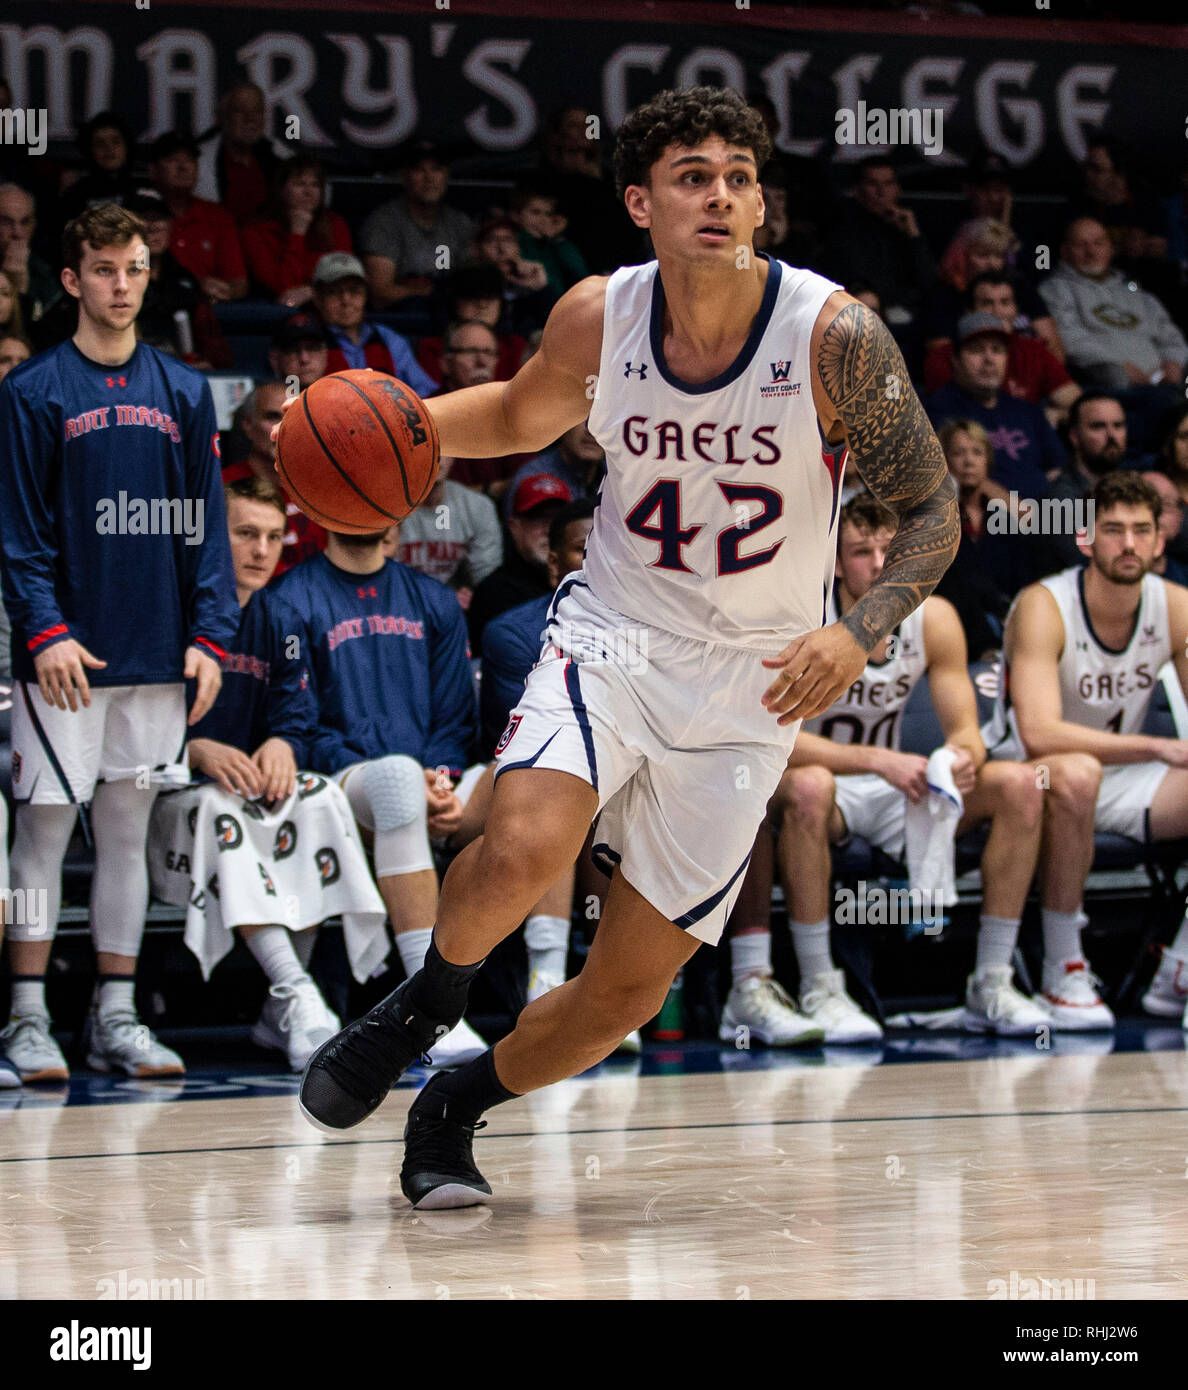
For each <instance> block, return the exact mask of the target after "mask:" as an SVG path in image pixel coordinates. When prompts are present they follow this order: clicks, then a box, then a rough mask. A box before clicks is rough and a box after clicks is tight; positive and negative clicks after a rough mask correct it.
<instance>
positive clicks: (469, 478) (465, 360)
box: [438, 323, 528, 497]
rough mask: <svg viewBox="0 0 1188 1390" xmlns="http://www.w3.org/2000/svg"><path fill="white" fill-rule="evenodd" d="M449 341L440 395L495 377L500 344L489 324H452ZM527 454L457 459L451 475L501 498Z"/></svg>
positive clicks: (443, 355) (455, 480)
mask: <svg viewBox="0 0 1188 1390" xmlns="http://www.w3.org/2000/svg"><path fill="white" fill-rule="evenodd" d="M445 342H446V346H445V351H444V352H443V353H442V356H441V391H440V392H439V393H438V394H439V395H443V394H444V393H445V392H447V391H457V390H459V389H460V388H462V387H464V386H481V385H482V384H483V383H484V382H488V381H492V380H493V379H494V375H495V363H496V361H497V360H498V358H499V345H498V340H497V339H496V337H495V334H494V332H493V331H492V330H491V329H490V328H488V327H487V325H486V324H485V323H452V324H450V326H449V328H447V329H446V335H445ZM526 457H528V455H525V454H508V455H507V456H506V457H503V458H470V459H456V460H455V461H454V466H453V473H452V475H451V476H452V478H453V480H454V482H456V483H461V484H462V485H463V486H464V487H476V488H481V489H483V491H485V492H488V493H490V494H491V496H492V497H498V496H500V495H501V494H502V493H503V491H504V489H505V488H506V487H507V484H508V480H509V479H510V478H511V476H512V474H513V473H514V472H515V471H516V469H517V468H518V467H519V465H520V464H521V463H522V462H523V461H524V459H525V458H526Z"/></svg>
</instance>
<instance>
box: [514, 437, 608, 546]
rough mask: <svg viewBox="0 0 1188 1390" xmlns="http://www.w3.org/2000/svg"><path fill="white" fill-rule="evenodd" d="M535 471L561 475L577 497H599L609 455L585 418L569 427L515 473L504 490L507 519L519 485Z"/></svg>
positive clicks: (553, 475) (572, 493) (571, 492)
mask: <svg viewBox="0 0 1188 1390" xmlns="http://www.w3.org/2000/svg"><path fill="white" fill-rule="evenodd" d="M533 473H548V474H549V475H550V476H551V477H554V478H559V479H560V480H561V481H562V482H563V483H564V484H565V486H566V487H567V488H568V489H569V491H570V495H571V496H573V497H574V498H580V497H597V496H598V490H599V488H600V487H601V486H602V479H603V477H604V476H605V474H606V455H605V454H604V453H603V451H602V445H601V444H599V442H598V440H597V439H595V438H594V436H593V435H592V434H591V433H590V427H589V424H588V423H587V422H586V421H585V420H582V421H580V422H579V423H578V424H576V425H574V426H573V427H572V428H570V429H567V430H566V431H565V433H564V434H563V435H562V436H561V438H560V439H558V440H557V442H556V444H554V445H553V447H552V448H551V449H546V450H545V451H544V453H543V454H533V455H532V457H531V458H529V459H526V460H525V461H524V462H523V463H522V464H520V466H519V468H517V469H516V471H515V473H513V474H512V478H511V481H510V482H509V483H508V485H507V490H506V491H505V492H504V494H503V519H504V521H507V520H508V519H509V518H510V516H511V499H512V496H513V495H514V493H515V490H516V488H517V487H519V485H520V483H521V482H523V480H524V479H525V478H527V477H529V476H530V475H531V474H533Z"/></svg>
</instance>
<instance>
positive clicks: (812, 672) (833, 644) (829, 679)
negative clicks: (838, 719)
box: [763, 623, 866, 727]
mask: <svg viewBox="0 0 1188 1390" xmlns="http://www.w3.org/2000/svg"><path fill="white" fill-rule="evenodd" d="M763 664H764V666H767V667H770V668H771V669H773V670H779V672H780V674H779V675H778V676H777V677H776V678H775V680H773V681H772V683H771V684H770V685H769V686H768V687H767V689H766V691H764V693H763V704H764V705H765V706H766V707H767V709H768V710H769V711H770V712H771V713H772V714H778V715H779V719H778V721H777V722H778V723H779V724H780V726H781V727H783V726H784V725H786V724H792V723H794V722H795V721H796V720H797V719H813V718H815V717H816V716H817V715H818V714H824V713H825V711H826V710H827V709H828V708H829V706H830V705H832V704H833V702H834V701H835V700H837V699H838V698H839V697H840V696H841V695H844V694H845V692H846V691H847V690H849V688H850V686H852V685H853V684H854V682H855V681H856V680H857V679H858V677H859V676H860V675H861V674H862V672H863V669H864V668H865V666H866V653H865V652H864V651H863V650H862V648H861V647H860V646H859V645H858V643H857V641H856V640H855V639H854V638H853V637H852V636H851V634H850V631H849V629H848V628H845V627H843V626H842V625H841V623H830V624H829V626H828V627H822V628H818V630H817V631H816V632H806V633H805V635H804V636H803V637H797V638H795V639H794V640H793V641H791V642H789V643H788V645H787V646H786V647H785V648H784V650H783V651H782V652H779V653H778V654H777V655H776V656H765V657H764V658H763Z"/></svg>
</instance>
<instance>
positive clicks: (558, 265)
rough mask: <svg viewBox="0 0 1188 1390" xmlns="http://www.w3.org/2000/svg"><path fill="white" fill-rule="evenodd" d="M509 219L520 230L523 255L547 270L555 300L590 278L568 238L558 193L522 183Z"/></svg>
mask: <svg viewBox="0 0 1188 1390" xmlns="http://www.w3.org/2000/svg"><path fill="white" fill-rule="evenodd" d="M509 216H510V217H511V220H512V221H513V222H514V223H515V224H516V226H517V227H518V228H519V229H520V236H519V251H520V255H521V256H522V257H523V258H524V260H526V261H539V262H540V264H541V265H543V266H544V268H545V275H546V276H547V277H548V280H547V288H548V292H549V295H550V296H551V298H552V300H554V301H556V300H558V299H560V298H561V296H562V295H563V294H564V293H565V291H566V290H567V289H569V287H570V285H576V284H577V282H578V281H579V280H584V279H585V278H586V276H587V275H589V273H590V272H589V271H588V270H587V269H586V262H585V261H584V260H583V259H582V253H581V252H580V251H579V250H578V249H577V247H576V246H575V245H574V244H573V242H572V241H568V240H567V239H566V237H565V230H566V225H567V218H566V217H565V215H564V214H563V213H562V212H561V211H560V210H559V207H558V199H557V195H556V194H555V193H553V192H551V191H550V190H549V189H547V188H544V187H542V186H541V185H540V184H538V183H534V182H533V181H532V180H531V179H526V180H522V181H521V182H520V183H519V184H518V185H517V186H516V188H515V190H514V191H513V193H512V195H511V198H510V199H509Z"/></svg>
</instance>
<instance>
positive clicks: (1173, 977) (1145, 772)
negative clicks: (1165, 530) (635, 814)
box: [983, 473, 1188, 1029]
mask: <svg viewBox="0 0 1188 1390" xmlns="http://www.w3.org/2000/svg"><path fill="white" fill-rule="evenodd" d="M1092 504H1093V521H1094V528H1093V535H1092V539H1091V540H1090V539H1089V538H1088V536H1082V537H1081V538H1080V539H1079V546H1080V550H1081V553H1082V554H1083V555H1085V556H1086V557H1087V558H1088V561H1089V563H1088V564H1087V565H1085V566H1084V567H1080V566H1077V567H1075V568H1073V569H1067V570H1062V571H1061V572H1060V573H1059V574H1053V575H1051V576H1049V577H1048V578H1047V579H1043V580H1041V581H1040V582H1039V583H1038V584H1032V585H1031V586H1030V587H1029V588H1026V589H1024V590H1023V591H1022V593H1020V594H1019V596H1018V598H1017V599H1016V600H1015V603H1014V605H1013V607H1012V609H1011V612H1010V614H1009V615H1008V618H1007V626H1006V634H1005V645H1004V648H1003V678H1002V688H1001V691H1000V693H999V697H998V703H997V705H996V707H995V711H994V717H993V719H992V720H991V721H990V723H989V724H988V725H987V726H986V728H985V729H984V730H983V733H984V735H985V738H986V746H987V748H988V749H989V750H990V756H991V757H992V758H1022V757H1030V758H1031V759H1032V760H1033V761H1034V762H1036V763H1039V764H1042V765H1045V766H1050V767H1052V768H1053V770H1054V768H1055V764H1056V763H1057V762H1058V761H1060V762H1063V763H1064V764H1065V765H1066V767H1067V768H1068V769H1070V771H1069V772H1068V773H1067V774H1066V776H1065V786H1064V799H1065V801H1066V803H1067V810H1066V815H1065V822H1064V824H1063V826H1062V828H1061V829H1060V830H1059V832H1058V831H1056V830H1055V829H1054V828H1053V827H1051V826H1048V827H1046V829H1045V844H1044V850H1043V868H1042V883H1043V929H1044V972H1043V997H1042V1002H1043V1003H1044V1006H1045V1007H1046V1008H1047V1010H1048V1012H1049V1013H1050V1014H1051V1016H1052V1019H1053V1022H1054V1025H1055V1026H1056V1027H1058V1028H1069V1029H1095V1028H1112V1027H1113V1026H1114V1016H1113V1014H1112V1013H1111V1012H1110V1009H1109V1008H1108V1006H1107V1005H1106V1004H1105V1003H1103V1002H1102V999H1101V997H1100V995H1099V994H1098V992H1097V983H1098V982H1097V981H1096V980H1095V978H1094V977H1093V975H1091V974H1090V971H1089V968H1088V966H1087V965H1086V963H1085V956H1084V951H1083V950H1082V947H1081V929H1082V927H1083V926H1085V925H1086V924H1087V921H1088V919H1087V918H1086V917H1085V916H1084V913H1083V911H1082V903H1083V899H1084V888H1085V879H1086V878H1087V877H1088V874H1089V870H1090V868H1091V867H1092V865H1093V835H1094V831H1095V830H1096V831H1100V832H1109V833H1112V834H1115V835H1127V836H1129V837H1130V838H1131V839H1132V840H1138V841H1140V842H1141V843H1143V844H1147V843H1150V842H1151V841H1155V840H1175V839H1179V838H1180V837H1181V836H1183V835H1188V740H1185V739H1179V738H1156V737H1153V736H1152V735H1150V734H1144V733H1142V732H1141V730H1142V727H1143V724H1144V722H1145V720H1146V717H1147V709H1148V707H1149V705H1150V703H1151V696H1152V694H1153V693H1154V690H1155V682H1156V679H1157V678H1158V674H1159V670H1160V668H1161V667H1162V666H1163V665H1164V663H1165V662H1167V661H1168V660H1172V661H1174V662H1175V670H1176V675H1177V676H1178V678H1179V681H1180V688H1181V689H1182V690H1184V691H1188V589H1184V588H1181V586H1180V585H1179V584H1170V583H1169V582H1168V581H1167V580H1166V579H1161V578H1159V576H1158V575H1156V574H1153V573H1152V572H1151V568H1152V566H1153V564H1154V563H1155V561H1156V559H1157V558H1158V557H1159V555H1160V554H1161V553H1162V550H1163V539H1162V537H1161V536H1160V534H1159V513H1160V509H1161V505H1162V504H1161V503H1160V500H1159V494H1158V493H1157V492H1156V491H1155V489H1154V488H1153V487H1151V485H1150V484H1149V483H1147V482H1144V481H1143V479H1142V478H1140V477H1139V476H1138V475H1137V474H1135V473H1107V474H1106V475H1105V477H1104V478H1102V479H1101V480H1100V482H1099V483H1098V484H1097V486H1096V487H1095V488H1094V490H1093V493H1092ZM1055 790H1056V783H1055V779H1054V778H1053V784H1052V791H1051V792H1049V793H1048V796H1049V797H1053V798H1054V795H1055ZM1186 952H1188V922H1185V923H1184V924H1182V925H1181V926H1180V929H1179V931H1178V932H1177V934H1176V938H1175V940H1174V941H1173V942H1172V945H1171V947H1170V948H1169V950H1168V951H1167V952H1165V954H1164V957H1163V960H1162V961H1161V963H1160V967H1159V971H1158V973H1157V974H1156V977H1155V979H1154V981H1153V982H1152V984H1151V988H1150V989H1149V990H1148V991H1147V994H1146V996H1145V997H1144V999H1143V1003H1144V1005H1145V1007H1146V1008H1147V1009H1149V1010H1150V1011H1151V1012H1152V1013H1158V1014H1165V1015H1172V1014H1182V1013H1183V1011H1184V1000H1185V993H1184V990H1185V984H1186V983H1188V981H1185V979H1184V974H1183V972H1182V971H1181V969H1180V964H1181V961H1182V959H1183V956H1184V954H1185V953H1186Z"/></svg>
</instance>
